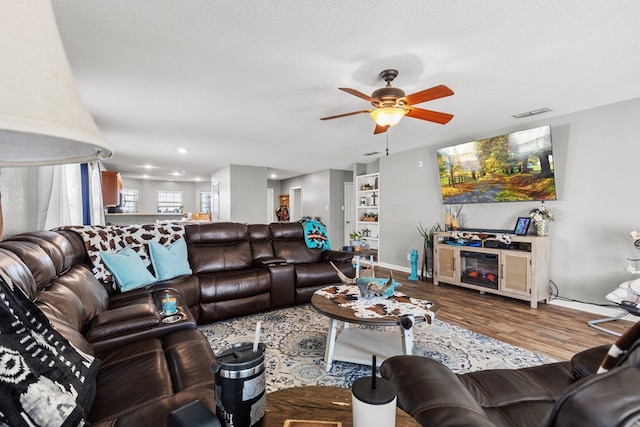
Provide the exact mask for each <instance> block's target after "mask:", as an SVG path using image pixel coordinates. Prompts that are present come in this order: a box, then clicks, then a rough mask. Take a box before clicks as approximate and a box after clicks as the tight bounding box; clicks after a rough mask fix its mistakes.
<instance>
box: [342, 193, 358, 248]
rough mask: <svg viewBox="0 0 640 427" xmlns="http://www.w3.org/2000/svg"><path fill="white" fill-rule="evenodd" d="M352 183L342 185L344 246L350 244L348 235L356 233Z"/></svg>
mask: <svg viewBox="0 0 640 427" xmlns="http://www.w3.org/2000/svg"><path fill="white" fill-rule="evenodd" d="M355 203H356V201H355V195H354V187H353V182H345V183H344V208H343V212H344V239H343V240H344V243H343V244H344V246H349V245H350V244H351V242H350V239H349V234H351V233H352V232H354V231H356V207H355Z"/></svg>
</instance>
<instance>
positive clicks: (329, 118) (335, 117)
mask: <svg viewBox="0 0 640 427" xmlns="http://www.w3.org/2000/svg"><path fill="white" fill-rule="evenodd" d="M370 112H371V110H361V111H353V112H351V113H344V114H338V115H337V116H329V117H322V118H321V119H320V120H331V119H339V118H340V117H347V116H354V115H356V114H363V113H370Z"/></svg>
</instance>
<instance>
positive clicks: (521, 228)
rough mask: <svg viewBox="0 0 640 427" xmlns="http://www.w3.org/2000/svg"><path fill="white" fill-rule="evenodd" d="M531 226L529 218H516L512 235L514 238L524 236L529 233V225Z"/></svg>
mask: <svg viewBox="0 0 640 427" xmlns="http://www.w3.org/2000/svg"><path fill="white" fill-rule="evenodd" d="M530 224H531V218H529V217H526V216H521V217H518V220H517V221H516V226H515V228H514V229H513V234H515V235H516V236H526V235H527V232H528V231H529V225H530Z"/></svg>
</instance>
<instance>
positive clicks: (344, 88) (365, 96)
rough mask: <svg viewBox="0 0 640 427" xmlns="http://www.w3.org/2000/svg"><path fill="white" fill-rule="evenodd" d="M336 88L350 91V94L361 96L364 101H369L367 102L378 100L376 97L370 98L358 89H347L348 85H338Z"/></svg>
mask: <svg viewBox="0 0 640 427" xmlns="http://www.w3.org/2000/svg"><path fill="white" fill-rule="evenodd" d="M338 89H340V90H342V91H344V92H347V93H350V94H351V95H354V96H357V97H358V98H362V99H364V100H365V101H369V102H377V101H378V100H377V99H375V98H372V97H370V96H369V95H367V94H364V93H362V92H360V91H358V90H355V89H349V88H348V87H339V88H338Z"/></svg>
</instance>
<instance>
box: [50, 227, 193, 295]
mask: <svg viewBox="0 0 640 427" xmlns="http://www.w3.org/2000/svg"><path fill="white" fill-rule="evenodd" d="M61 229H63V230H72V231H75V232H76V233H78V234H79V235H80V236H81V237H82V240H84V246H85V249H86V250H87V254H88V255H89V259H91V262H92V263H93V270H92V271H93V274H94V275H95V276H96V278H97V279H98V280H101V281H102V282H103V283H106V284H110V285H111V286H112V287H113V289H115V280H113V276H112V275H111V272H110V271H109V270H108V269H107V267H106V265H105V264H104V262H103V261H102V258H101V257H100V251H104V252H112V253H116V252H118V251H120V250H122V249H124V248H126V247H130V248H131V249H133V250H134V251H135V252H136V253H137V254H138V255H139V256H140V258H141V259H142V262H143V263H144V265H145V266H146V267H149V266H150V265H151V258H150V256H149V242H158V243H160V244H162V245H165V246H167V245H170V244H171V243H173V242H175V241H176V240H178V239H180V238H182V237H183V236H184V225H183V224H179V223H167V224H143V225H77V226H75V225H74V226H67V227H61Z"/></svg>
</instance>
